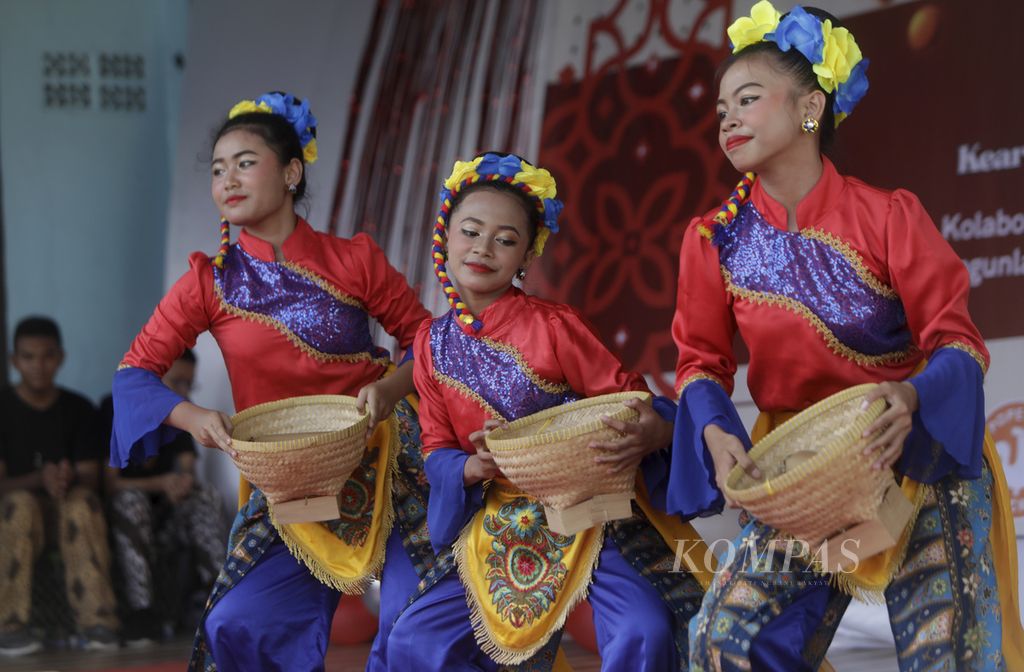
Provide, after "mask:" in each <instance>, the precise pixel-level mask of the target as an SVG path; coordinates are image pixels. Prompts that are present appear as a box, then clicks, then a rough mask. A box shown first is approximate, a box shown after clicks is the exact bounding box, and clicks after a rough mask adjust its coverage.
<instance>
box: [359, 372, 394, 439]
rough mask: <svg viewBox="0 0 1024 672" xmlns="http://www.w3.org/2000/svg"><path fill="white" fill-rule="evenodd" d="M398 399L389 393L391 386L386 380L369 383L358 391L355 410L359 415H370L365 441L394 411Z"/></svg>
mask: <svg viewBox="0 0 1024 672" xmlns="http://www.w3.org/2000/svg"><path fill="white" fill-rule="evenodd" d="M397 403H398V399H396V398H395V397H394V395H393V394H392V393H391V386H390V384H389V382H388V379H387V378H382V379H380V380H378V381H377V382H375V383H370V384H369V385H367V386H365V387H364V388H363V389H361V390H359V396H358V397H356V410H358V411H359V412H360V413H369V414H370V424H369V426H368V427H367V428H366V439H367V440H369V439H370V436H372V435H373V430H375V429H377V425H379V424H380V423H381V421H383V420H384V419H385V418H387V417H388V416H389V415H391V413H393V412H394V410H395V404H397Z"/></svg>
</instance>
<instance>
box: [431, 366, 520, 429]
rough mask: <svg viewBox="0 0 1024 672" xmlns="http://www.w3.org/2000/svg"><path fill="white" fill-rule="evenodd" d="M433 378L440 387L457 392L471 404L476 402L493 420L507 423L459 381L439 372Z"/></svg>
mask: <svg viewBox="0 0 1024 672" xmlns="http://www.w3.org/2000/svg"><path fill="white" fill-rule="evenodd" d="M434 378H436V379H437V381H438V382H439V383H441V384H442V385H447V386H448V387H450V388H452V389H453V390H455V391H456V392H459V393H460V394H462V395H463V396H465V397H468V398H469V400H470V401H473V402H476V403H477V404H480V406H482V407H483V409H484V410H485V411H487V412H488V413H489V414H490V415H491V417H492V418H494V419H495V420H501V421H502V422H508V420H507V419H506V418H505V417H504V416H503V415H502V414H501V413H498V411H496V410H494V407H493V406H491V405H490V404H489V403H487V400H486V399H484V398H483V397H481V396H480V395H479V394H477V393H476V392H474V391H473V390H472V389H470V387H469V386H468V385H466V384H465V383H463V382H461V381H458V380H455V379H454V378H452V377H451V376H447V375H445V374H443V373H441V372H439V371H437V370H435V371H434Z"/></svg>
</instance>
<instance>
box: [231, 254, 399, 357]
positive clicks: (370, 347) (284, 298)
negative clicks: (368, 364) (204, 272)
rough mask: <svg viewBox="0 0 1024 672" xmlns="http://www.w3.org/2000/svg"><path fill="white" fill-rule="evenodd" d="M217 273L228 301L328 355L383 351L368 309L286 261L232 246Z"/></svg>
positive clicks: (377, 353)
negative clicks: (373, 333)
mask: <svg viewBox="0 0 1024 672" xmlns="http://www.w3.org/2000/svg"><path fill="white" fill-rule="evenodd" d="M213 273H214V282H215V283H216V284H217V287H218V289H219V290H220V294H221V298H222V300H223V301H224V302H225V303H226V304H228V305H229V306H232V307H234V308H236V309H238V310H241V311H244V312H246V313H251V314H255V315H258V316H263V317H266V318H269V319H270V320H272V321H273V322H275V323H276V324H277V325H280V326H281V327H283V328H284V329H287V330H288V331H290V332H291V333H292V334H294V335H295V336H297V337H298V338H299V339H300V340H302V341H303V342H304V343H306V344H307V345H309V346H310V347H311V348H313V349H314V350H317V351H319V352H321V353H324V354H328V355H350V354H356V353H363V352H369V353H371V354H372V355H373V356H374V357H377V356H380V355H381V352H382V351H380V349H379V348H377V347H375V346H374V344H373V340H372V339H371V337H370V325H369V318H368V316H367V314H366V311H365V310H363V309H362V308H361V307H359V306H357V305H352V304H349V303H346V302H344V301H342V300H341V299H339V298H338V297H337V296H335V295H333V294H331V293H330V292H328V291H327V290H326V289H324V288H323V287H321V286H320V285H318V284H317V283H316V282H315V281H314V280H313V279H312V278H310V277H307V276H306V275H304V274H302V273H299V272H298V271H296V270H294V269H292V268H289V267H288V266H286V265H284V264H280V263H277V262H271V261H262V260H260V259H257V258H255V257H253V256H251V255H249V254H247V253H246V252H245V250H243V249H242V248H241V247H240V246H239V245H232V246H231V249H230V250H229V251H228V253H227V255H226V256H225V258H224V270H220V269H218V268H214V271H213ZM385 354H386V353H385Z"/></svg>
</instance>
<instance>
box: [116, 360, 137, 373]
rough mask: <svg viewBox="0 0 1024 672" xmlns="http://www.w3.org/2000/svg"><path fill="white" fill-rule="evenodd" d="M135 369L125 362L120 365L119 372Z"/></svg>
mask: <svg viewBox="0 0 1024 672" xmlns="http://www.w3.org/2000/svg"><path fill="white" fill-rule="evenodd" d="M134 368H136V367H134V366H132V365H131V364H125V363H124V362H121V363H120V364H118V365H117V370H118V371H124V370H125V369H134Z"/></svg>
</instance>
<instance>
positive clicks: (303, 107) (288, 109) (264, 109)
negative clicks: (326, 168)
mask: <svg viewBox="0 0 1024 672" xmlns="http://www.w3.org/2000/svg"><path fill="white" fill-rule="evenodd" d="M254 113H255V114H259V113H263V114H276V115H278V116H279V117H284V118H285V119H286V120H287V121H288V123H289V124H291V125H292V128H294V129H295V133H296V134H297V135H298V136H299V144H300V145H301V146H302V158H303V159H304V160H305V161H306V163H315V162H316V159H317V151H316V117H314V116H313V113H312V112H311V111H310V109H309V101H308V100H301V99H299V98H296V97H295V96H293V95H292V94H290V93H282V92H280V91H272V92H271V93H265V94H263V95H262V96H260V97H259V98H257V99H256V100H243V101H240V102H238V103H237V104H236V105H235V106H234V107H232V108H231V111H230V112H228V119H234V118H235V117H237V116H238V115H240V114H254Z"/></svg>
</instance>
